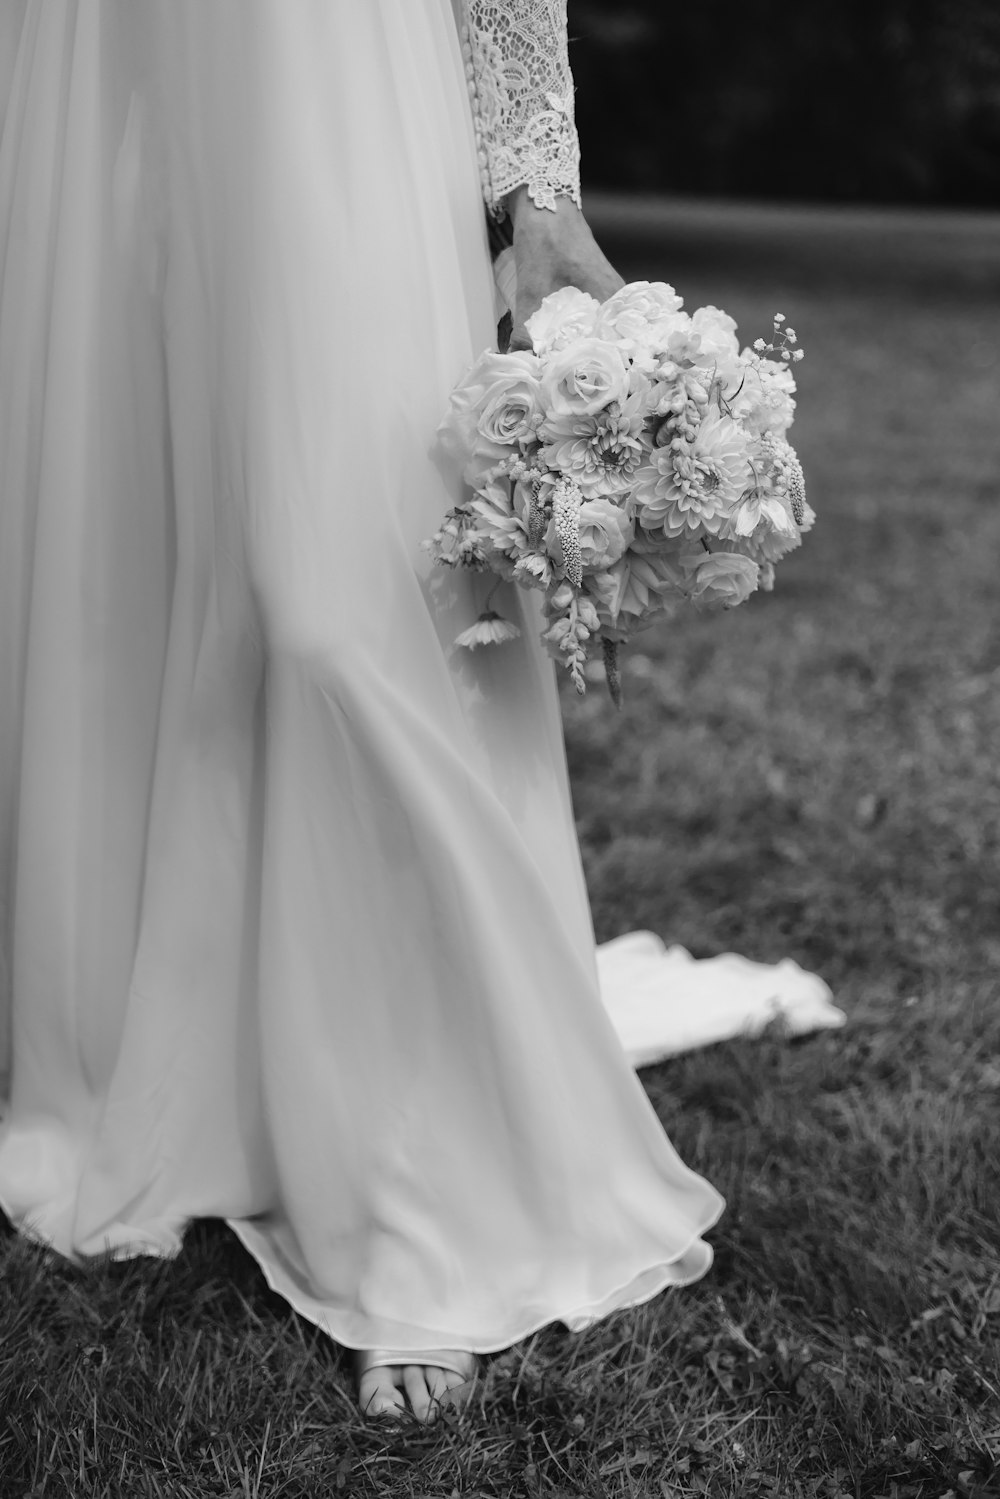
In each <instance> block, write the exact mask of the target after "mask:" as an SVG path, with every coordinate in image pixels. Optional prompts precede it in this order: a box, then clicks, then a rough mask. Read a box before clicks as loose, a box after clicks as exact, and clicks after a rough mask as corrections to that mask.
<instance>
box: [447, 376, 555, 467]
mask: <svg viewBox="0 0 1000 1499" xmlns="http://www.w3.org/2000/svg"><path fill="white" fill-rule="evenodd" d="M540 371H541V361H540V360H539V359H538V358H537V357H536V355H534V354H531V353H529V352H527V351H525V350H520V351H518V352H516V353H514V354H498V353H497V352H496V350H494V349H487V350H486V352H485V353H484V354H481V355H480V357H479V358H478V359H477V360H476V362H475V364H474V365H473V366H472V368H471V370H469V372H468V374H467V375H466V376H465V378H464V379H463V380H462V381H461V383H460V384H459V385H457V386H456V387H455V389H454V390H453V391H452V394H451V400H450V403H449V408H448V414H447V416H446V417H445V419H444V421H443V422H442V423H441V426H440V427H439V428H438V439H439V441H440V443H441V446H442V447H443V449H444V451H445V452H446V453H447V454H448V455H449V456H450V457H451V458H452V459H453V460H454V461H455V462H457V463H458V464H459V465H460V466H462V467H463V468H465V469H468V468H469V467H470V466H471V467H472V468H474V469H475V470H476V471H477V472H478V471H480V470H481V469H482V468H483V467H488V466H489V465H490V464H493V463H496V462H497V460H498V459H500V458H502V457H504V456H505V453H506V452H507V450H509V448H511V447H513V446H515V445H516V444H517V442H518V441H519V439H520V438H521V437H530V436H531V421H532V418H533V417H535V416H538V415H539V414H540V412H541V406H540V394H541V386H540V383H539V374H540ZM466 482H467V483H469V482H472V481H471V480H470V479H469V477H468V473H467V475H466Z"/></svg>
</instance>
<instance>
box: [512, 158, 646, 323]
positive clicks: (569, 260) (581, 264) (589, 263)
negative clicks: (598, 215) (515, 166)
mask: <svg viewBox="0 0 1000 1499" xmlns="http://www.w3.org/2000/svg"><path fill="white" fill-rule="evenodd" d="M507 211H508V213H509V214H510V219H511V224H512V227H513V231H514V265H515V268H516V270H517V304H516V306H515V308H514V326H513V331H512V333H511V339H510V348H511V349H512V350H514V349H530V348H531V339H530V338H529V337H528V330H527V328H526V327H525V326H524V325H525V323H526V322H527V320H528V318H529V317H531V314H532V313H533V312H537V310H538V308H539V307H540V306H541V303H542V299H543V298H544V297H547V296H548V295H549V292H553V291H558V290H559V288H560V287H562V286H578V287H579V288H580V290H581V291H586V292H589V293H590V295H591V296H592V297H596V298H597V300H598V301H599V302H603V301H605V300H606V298H608V297H610V296H611V295H612V293H613V292H616V291H617V290H618V288H619V287H620V286H624V284H625V283H624V281H623V280H622V278H621V276H619V274H618V272H617V271H616V270H615V268H614V266H613V265H611V264H610V262H609V261H608V260H607V258H606V257H605V255H604V253H603V251H602V250H601V249H600V248H599V247H598V245H597V241H596V240H595V239H594V236H593V234H592V233H591V232H590V226H589V225H588V223H587V220H586V219H585V218H584V216H583V214H582V213H581V212H580V210H579V208H577V206H576V204H575V203H574V202H573V201H572V199H571V198H557V199H556V210H555V212H554V213H553V212H552V210H551V209H549V208H536V207H535V205H534V203H533V202H532V201H531V199H530V198H529V197H528V190H527V188H524V187H519V188H517V189H516V190H515V191H514V192H512V193H511V195H510V197H509V198H508V200H507Z"/></svg>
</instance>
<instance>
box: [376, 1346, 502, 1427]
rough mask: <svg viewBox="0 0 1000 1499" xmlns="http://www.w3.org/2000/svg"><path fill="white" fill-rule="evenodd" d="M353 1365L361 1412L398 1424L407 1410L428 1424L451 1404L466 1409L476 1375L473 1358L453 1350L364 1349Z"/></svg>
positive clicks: (470, 1355)
mask: <svg viewBox="0 0 1000 1499" xmlns="http://www.w3.org/2000/svg"><path fill="white" fill-rule="evenodd" d="M355 1367H356V1369H357V1375H358V1404H359V1405H360V1407H361V1411H362V1414H363V1415H366V1416H389V1417H391V1418H393V1419H394V1420H399V1419H401V1418H402V1417H404V1416H406V1415H407V1413H408V1412H409V1413H412V1414H413V1415H414V1416H415V1417H416V1419H417V1420H418V1421H424V1422H429V1421H433V1420H434V1419H435V1418H436V1417H437V1416H438V1414H439V1413H440V1412H441V1411H442V1410H443V1409H445V1408H446V1407H448V1406H461V1405H464V1404H465V1403H466V1401H467V1400H468V1398H469V1396H470V1395H471V1393H472V1385H473V1382H474V1381H475V1377H476V1357H475V1354H472V1353H464V1352H462V1351H460V1350H456V1349H450V1348H449V1349H444V1348H434V1349H431V1350H430V1351H428V1352H424V1351H421V1352H420V1353H415V1352H399V1351H389V1350H386V1349H374V1350H370V1351H369V1350H367V1349H366V1350H363V1351H361V1352H359V1353H357V1354H356V1355H355Z"/></svg>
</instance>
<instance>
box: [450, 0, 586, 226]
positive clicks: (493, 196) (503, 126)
mask: <svg viewBox="0 0 1000 1499" xmlns="http://www.w3.org/2000/svg"><path fill="white" fill-rule="evenodd" d="M462 15H463V26H462V52H463V55H464V58H465V72H466V77H467V78H468V81H469V93H470V95H471V97H472V113H473V119H474V121H475V127H476V146H477V150H478V153H479V170H480V174H481V176H482V181H483V197H484V198H485V199H486V204H487V207H488V208H489V209H490V211H491V212H492V213H493V214H495V215H497V216H498V217H499V216H500V215H501V214H502V213H503V211H504V201H503V200H504V199H505V197H506V196H507V194H508V193H510V192H513V190H514V188H516V187H521V186H526V187H527V189H528V194H529V196H530V197H531V199H532V200H533V201H534V202H535V203H536V204H537V205H538V207H539V208H551V209H552V210H553V211H554V210H555V206H556V197H557V195H558V194H563V195H565V196H566V197H569V198H572V199H573V202H574V203H576V204H579V202H580V144H579V141H578V140H577V134H576V126H575V124H574V120H573V77H572V74H571V73H570V69H569V55H568V51H567V46H566V0H463V4H462Z"/></svg>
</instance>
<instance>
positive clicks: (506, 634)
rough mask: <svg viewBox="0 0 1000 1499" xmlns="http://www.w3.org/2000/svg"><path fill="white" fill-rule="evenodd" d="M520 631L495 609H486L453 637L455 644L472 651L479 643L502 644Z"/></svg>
mask: <svg viewBox="0 0 1000 1499" xmlns="http://www.w3.org/2000/svg"><path fill="white" fill-rule="evenodd" d="M520 633H521V632H520V630H519V629H518V628H517V625H513V624H511V622H510V620H509V619H504V618H503V617H502V615H499V614H497V612H496V610H495V609H486V610H484V611H483V613H482V614H481V615H480V616H479V618H478V619H477V620H476V622H475V624H474V625H470V626H469V628H468V629H467V630H463V631H462V633H461V635H457V636H456V637H455V644H456V645H462V646H465V648H466V649H467V650H470V651H474V650H475V649H476V647H477V646H480V645H503V644H504V642H505V641H507V640H516V639H517V637H518V636H519V635H520Z"/></svg>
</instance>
